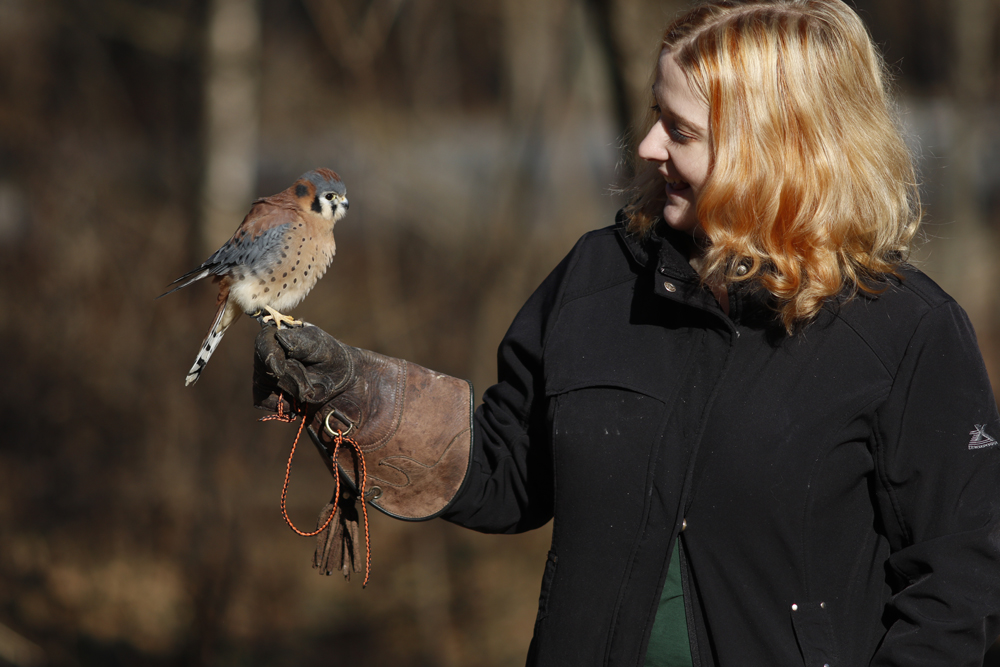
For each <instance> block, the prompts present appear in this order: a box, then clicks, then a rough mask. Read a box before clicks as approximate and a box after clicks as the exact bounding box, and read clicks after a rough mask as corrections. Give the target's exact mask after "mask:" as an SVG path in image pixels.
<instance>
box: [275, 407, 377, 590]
mask: <svg viewBox="0 0 1000 667" xmlns="http://www.w3.org/2000/svg"><path fill="white" fill-rule="evenodd" d="M293 410H294V407H293ZM301 416H302V421H301V422H300V423H299V430H298V431H297V432H296V433H295V440H294V441H292V451H291V452H289V453H288V463H287V464H286V465H285V482H284V484H283V485H282V487H281V516H282V517H284V519H285V523H287V524H288V527H289V528H291V529H292V530H293V531H295V532H296V533H297V534H299V535H301V536H302V537H315V536H316V535H319V534H320V533H322V532H323V531H324V530H326V529H327V527H328V526H329V525H330V523H331V522H332V521H333V517H334V516H336V515H337V511H338V510H339V508H338V505H339V504H340V475H339V474H338V473H334V477H335V478H336V480H337V486H336V491H335V492H334V495H333V497H334V499H335V503H336V504H335V505H334V511H332V512H330V516H328V517H327V519H326V523H324V524H323V525H322V526H320V527H319V528H317V529H316V530H314V531H312V532H311V533H307V532H304V531H301V530H299V529H298V528H296V527H295V524H294V523H292V519H291V517H289V516H288V510H287V509H286V506H285V503H286V500H287V498H288V483H289V480H290V479H291V476H292V459H293V458H295V448H296V447H297V446H298V444H299V438H301V437H302V429H303V428H305V425H306V416H305V414H302V415H301ZM295 419H296V416H295V414H294V413H293V414H287V413H285V411H284V404H283V402H282V401H281V400H280V398H279V400H278V413H277V414H275V415H268V416H267V417H261V418H260V421H262V422H263V421H275V420H276V421H280V422H284V423H286V424H288V423H291V422H294V421H295ZM345 442H346V443H347V444H348V445H350V446H351V452H352V453H353V454H355V455H356V456H357V459H358V461H359V462H360V467H361V475H360V477H361V484H359V485H358V487H359V495H360V497H361V513H362V514H363V515H364V519H365V580H364V582H362V584H361V587H362V588H365V587H366V586H368V578H369V576H371V567H372V555H371V538H370V535H369V531H368V504H367V503H366V502H365V484H366V483H367V481H368V470H367V467H366V465H365V457H364V456H363V455H362V452H361V445H359V444H358V443H357V441H355V440H354V439H353V438H346V437H344V434H343V432H341V431H337V432H336V434H335V435H334V438H333V452H332V453H331V455H330V458H331V460H332V461H333V465H335V466H336V465H337V455H338V454H339V452H340V445H342V444H343V443H345Z"/></svg>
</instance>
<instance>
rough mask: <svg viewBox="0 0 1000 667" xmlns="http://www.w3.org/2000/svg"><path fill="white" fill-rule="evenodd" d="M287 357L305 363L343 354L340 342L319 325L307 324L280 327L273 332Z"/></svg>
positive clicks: (331, 359)
mask: <svg viewBox="0 0 1000 667" xmlns="http://www.w3.org/2000/svg"><path fill="white" fill-rule="evenodd" d="M274 337H275V339H276V340H277V341H278V343H279V344H280V345H281V346H282V347H283V348H284V350H285V352H286V353H287V354H288V357H289V358H291V359H298V360H299V361H301V362H302V363H304V364H306V365H314V364H320V363H326V362H330V361H333V360H334V359H335V358H336V357H338V356H342V355H343V354H344V352H343V348H342V346H341V345H340V342H339V341H338V340H337V339H336V338H334V337H333V336H331V335H330V334H328V333H327V332H325V331H323V330H322V329H320V328H319V327H314V326H307V327H296V328H294V329H281V330H280V331H276V332H275V333H274Z"/></svg>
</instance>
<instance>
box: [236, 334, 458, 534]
mask: <svg viewBox="0 0 1000 667" xmlns="http://www.w3.org/2000/svg"><path fill="white" fill-rule="evenodd" d="M253 389H254V404H255V405H257V406H258V407H261V408H264V409H266V410H272V411H276V410H277V409H278V402H279V401H284V403H283V405H282V409H283V410H285V411H288V412H291V411H293V410H294V411H300V412H301V411H304V412H305V414H306V415H307V419H308V420H309V423H310V426H311V428H312V429H313V430H314V431H315V433H316V434H317V435H318V437H319V439H320V440H321V441H323V442H324V443H325V444H330V443H332V442H333V439H334V437H335V434H336V433H337V432H338V431H340V432H341V433H343V435H345V436H349V437H351V438H353V439H354V440H355V441H356V442H357V443H358V445H359V446H360V449H361V451H362V453H363V455H364V459H365V463H366V468H367V473H368V480H367V483H366V485H365V489H366V493H365V499H366V500H367V501H368V502H370V503H371V504H372V505H374V506H375V507H376V508H378V509H380V510H381V511H383V512H385V513H386V514H388V515H390V516H393V517H396V518H399V519H409V520H421V519H429V518H432V517H434V516H436V515H437V514H439V513H440V512H441V511H442V510H443V509H444V508H445V507H446V506H447V505H448V503H449V502H450V501H451V499H452V498H453V497H454V496H455V494H456V493H457V492H458V489H459V487H460V486H461V485H462V481H463V480H464V479H465V474H466V471H467V470H468V467H469V458H470V452H471V446H472V387H471V385H470V384H469V383H468V382H467V381H465V380H459V379H456V378H453V377H449V376H447V375H442V374H440V373H435V372H433V371H430V370H427V369H426V368H423V367H422V366H417V365H416V364H412V363H410V362H408V361H405V360H402V359H395V358H393V357H387V356H384V355H381V354H377V353H375V352H370V351H368V350H362V349H358V348H355V347H349V346H347V345H344V344H343V343H341V342H340V341H338V340H337V339H336V338H334V337H333V336H331V335H329V334H328V333H326V332H325V331H323V330H322V329H319V328H318V327H314V326H305V327H299V328H293V329H281V330H278V329H275V328H274V327H264V328H263V329H261V332H260V334H258V336H257V341H256V358H255V360H254V380H253ZM288 399H291V402H289V400H288ZM329 449H330V450H331V451H332V449H333V448H332V446H331V447H330V448H329ZM338 459H339V461H338V462H339V464H340V468H341V472H342V473H343V474H345V475H346V476H347V478H348V480H349V481H350V482H351V483H352V484H354V485H355V487H356V484H357V471H356V465H355V462H354V461H353V460H352V454H351V452H350V451H348V450H347V448H342V449H341V451H340V453H339V455H338Z"/></svg>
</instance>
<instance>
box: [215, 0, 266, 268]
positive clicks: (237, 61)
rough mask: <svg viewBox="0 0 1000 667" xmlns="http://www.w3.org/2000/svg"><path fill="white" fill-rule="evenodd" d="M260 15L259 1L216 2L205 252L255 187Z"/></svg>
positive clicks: (239, 215) (226, 231)
mask: <svg viewBox="0 0 1000 667" xmlns="http://www.w3.org/2000/svg"><path fill="white" fill-rule="evenodd" d="M260 32H261V26H260V10H259V8H258V6H257V2H256V0H212V2H211V8H210V10H209V18H208V31H207V36H208V44H207V54H208V58H207V61H208V64H207V72H206V75H205V132H206V137H205V146H206V149H205V181H204V190H203V193H202V234H201V244H202V250H203V252H204V253H206V254H207V253H210V252H212V251H214V250H215V249H216V248H217V247H219V246H220V245H221V244H222V243H224V242H225V241H226V240H227V239H228V238H229V237H230V235H232V233H233V230H234V229H236V226H237V225H238V224H239V222H240V220H242V219H243V216H244V215H245V214H246V210H247V208H248V207H249V204H250V202H251V200H252V199H253V198H254V189H255V188H256V182H257V137H258V126H259V123H260V99H259V95H260V91H259V88H260V83H259V79H260V41H261V38H260Z"/></svg>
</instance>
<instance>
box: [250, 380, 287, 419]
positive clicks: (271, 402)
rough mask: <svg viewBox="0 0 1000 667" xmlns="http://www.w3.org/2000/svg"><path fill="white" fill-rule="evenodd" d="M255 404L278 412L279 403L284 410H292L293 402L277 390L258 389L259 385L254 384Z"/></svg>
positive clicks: (263, 408)
mask: <svg viewBox="0 0 1000 667" xmlns="http://www.w3.org/2000/svg"><path fill="white" fill-rule="evenodd" d="M253 404H254V407H257V408H260V409H261V410H270V411H271V412H278V405H279V404H280V405H281V411H282V412H285V413H291V412H292V404H291V403H289V402H288V401H287V400H286V399H285V397H284V396H283V395H281V394H278V393H275V392H267V391H258V387H256V386H254V393H253Z"/></svg>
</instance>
